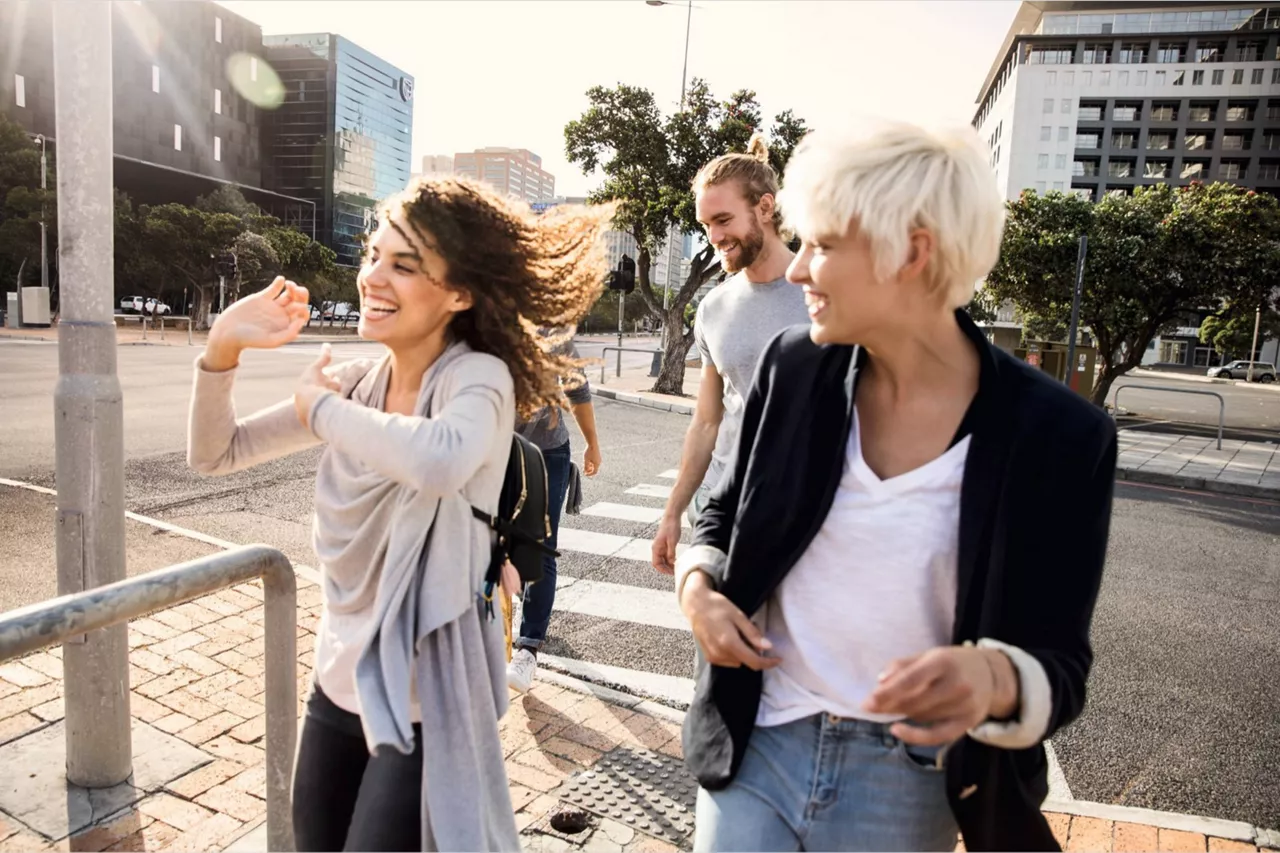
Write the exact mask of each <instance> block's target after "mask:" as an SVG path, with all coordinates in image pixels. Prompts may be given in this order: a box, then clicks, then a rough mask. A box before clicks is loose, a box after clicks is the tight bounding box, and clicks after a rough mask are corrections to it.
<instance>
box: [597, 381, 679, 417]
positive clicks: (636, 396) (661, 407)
mask: <svg viewBox="0 0 1280 853" xmlns="http://www.w3.org/2000/svg"><path fill="white" fill-rule="evenodd" d="M591 393H592V394H595V395H596V396H597V397H603V398H604V399H606V400H614V401H616V402H619V403H631V404H632V405H634V406H643V407H644V408H646V409H657V410H658V411H660V412H674V413H675V414H677V415H692V414H693V405H692V404H690V403H668V402H667V401H665V400H656V399H654V398H653V397H650V396H648V395H646V394H644V393H643V392H632V391H616V390H614V389H612V388H601V387H600V386H599V385H593V386H591Z"/></svg>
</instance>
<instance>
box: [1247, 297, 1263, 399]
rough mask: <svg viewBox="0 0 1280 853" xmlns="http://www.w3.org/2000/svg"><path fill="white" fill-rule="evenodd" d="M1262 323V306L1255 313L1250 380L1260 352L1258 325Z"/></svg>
mask: <svg viewBox="0 0 1280 853" xmlns="http://www.w3.org/2000/svg"><path fill="white" fill-rule="evenodd" d="M1260 325H1262V306H1261V305H1259V306H1258V309H1257V310H1256V311H1255V312H1254V314H1253V346H1252V347H1250V348H1249V376H1248V381H1249V382H1252V381H1253V359H1254V358H1255V357H1256V356H1257V354H1258V327H1259V326H1260Z"/></svg>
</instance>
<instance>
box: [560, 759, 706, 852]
mask: <svg viewBox="0 0 1280 853" xmlns="http://www.w3.org/2000/svg"><path fill="white" fill-rule="evenodd" d="M697 794H698V783H697V782H696V781H694V779H693V777H692V776H690V775H689V773H688V772H687V771H686V770H685V769H684V764H683V763H682V762H680V761H679V760H677V759H674V758H671V757H670V756H667V755H660V754H659V753H656V752H650V751H649V750H646V749H631V748H629V747H625V746H616V747H614V748H613V749H611V750H609V751H608V752H606V753H605V754H604V756H603V757H602V758H601V759H600V760H599V761H597V762H596V763H595V764H594V765H592V766H591V767H590V768H588V769H587V770H583V771H581V772H579V773H576V774H574V775H573V776H571V777H569V778H568V779H567V780H565V782H564V784H563V785H561V786H560V787H559V788H558V789H557V790H556V796H557V797H558V798H560V799H562V800H564V801H566V802H569V803H572V804H573V805H575V806H578V807H579V808H583V809H586V810H587V811H589V812H594V813H595V814H598V815H600V816H601V817H606V818H610V819H611V820H615V821H618V822H619V823H621V824H624V825H625V826H629V827H631V828H633V829H635V830H636V831H638V832H643V833H645V834H646V835H652V836H653V837H654V838H658V839H660V840H662V841H666V842H669V843H672V844H676V845H681V844H684V843H687V841H688V840H689V839H690V838H692V836H693V808H694V803H695V801H696V798H697Z"/></svg>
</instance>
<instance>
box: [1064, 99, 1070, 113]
mask: <svg viewBox="0 0 1280 853" xmlns="http://www.w3.org/2000/svg"><path fill="white" fill-rule="evenodd" d="M1062 114H1063V115H1070V114H1071V99H1070V98H1063V99H1062Z"/></svg>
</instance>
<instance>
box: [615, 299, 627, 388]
mask: <svg viewBox="0 0 1280 853" xmlns="http://www.w3.org/2000/svg"><path fill="white" fill-rule="evenodd" d="M626 308H627V294H626V291H622V290H619V291H618V346H619V347H621V346H622V313H623V312H624V311H625V310H626ZM617 375H618V376H621V375H622V350H621V349H619V350H618V368H617Z"/></svg>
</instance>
